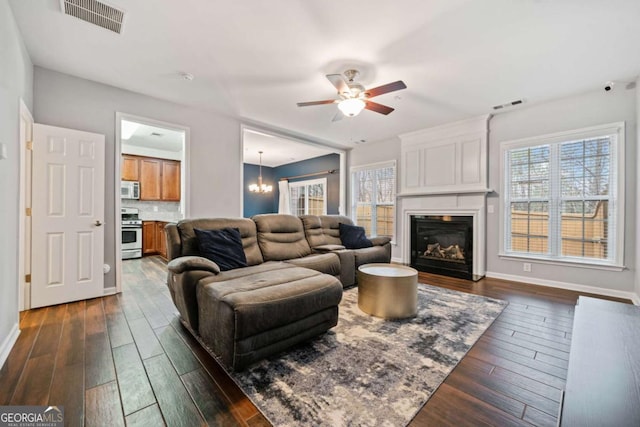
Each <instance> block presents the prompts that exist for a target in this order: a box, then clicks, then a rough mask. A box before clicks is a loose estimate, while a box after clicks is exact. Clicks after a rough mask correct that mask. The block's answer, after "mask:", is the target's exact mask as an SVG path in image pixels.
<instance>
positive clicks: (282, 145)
mask: <svg viewBox="0 0 640 427" xmlns="http://www.w3.org/2000/svg"><path fill="white" fill-rule="evenodd" d="M242 141H243V148H244V153H243V157H244V163H250V164H253V165H257V164H259V163H260V154H259V152H260V151H262V152H263V153H262V165H263V166H269V167H271V168H275V167H278V166H282V165H286V164H289V163H294V162H299V161H302V160H307V159H312V158H314V157H320V156H325V155H327V154H331V153H334V151H332V150H330V149H325V148H322V147H320V146H317V145H310V144H304V143H301V142H297V141H292V140H290V139H285V138H280V137H277V136H272V135H268V134H266V133H262V132H255V131H251V130H247V129H245V131H244V133H243V139H242Z"/></svg>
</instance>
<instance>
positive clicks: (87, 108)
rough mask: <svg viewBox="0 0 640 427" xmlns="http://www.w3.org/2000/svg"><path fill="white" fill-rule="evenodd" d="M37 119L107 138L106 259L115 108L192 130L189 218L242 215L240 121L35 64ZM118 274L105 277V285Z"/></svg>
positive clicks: (111, 221) (111, 241)
mask: <svg viewBox="0 0 640 427" xmlns="http://www.w3.org/2000/svg"><path fill="white" fill-rule="evenodd" d="M34 99H35V106H34V115H35V119H36V122H38V123H42V124H47V125H52V126H60V127H66V128H71V129H79V130H83V131H87V132H95V133H100V134H104V135H105V136H106V150H105V151H106V158H105V161H106V170H105V172H106V181H105V182H106V186H105V209H106V212H105V214H106V218H105V220H106V227H105V262H106V263H107V264H110V265H112V266H113V265H114V262H115V257H116V256H119V253H118V252H119V251H117V250H116V247H115V231H114V230H115V229H114V227H115V222H116V221H119V220H120V218H116V217H115V215H114V206H115V197H116V191H115V189H114V182H115V175H114V174H115V152H116V145H115V126H116V124H115V116H116V112H122V113H128V114H133V115H136V116H142V117H147V118H151V119H155V120H162V121H166V122H170V123H174V124H178V125H182V126H187V127H189V128H190V130H191V145H190V147H189V158H188V169H189V170H188V172H187V173H188V185H189V195H188V199H189V200H188V204H189V205H190V213H189V215H190V216H191V217H204V216H209V217H210V216H220V217H239V216H240V215H241V212H240V197H242V193H241V191H240V165H241V164H242V159H241V157H240V122H239V120H238V119H235V118H229V117H225V116H222V115H220V114H216V113H213V112H208V111H203V110H197V109H193V108H188V107H185V106H182V105H178V104H175V103H172V102H168V101H162V100H159V99H157V98H152V97H149V96H145V95H140V94H137V93H134V92H129V91H126V90H123V89H119V88H116V87H113V86H107V85H104V84H100V83H96V82H92V81H89V80H84V79H80V78H77V77H72V76H69V75H66V74H61V73H57V72H55V71H51V70H47V69H43V68H40V67H35V75H34ZM113 286H115V274H114V270H113V269H112V270H111V272H110V273H109V274H108V275H106V276H105V288H110V287H113Z"/></svg>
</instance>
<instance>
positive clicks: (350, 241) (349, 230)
mask: <svg viewBox="0 0 640 427" xmlns="http://www.w3.org/2000/svg"><path fill="white" fill-rule="evenodd" d="M340 240H341V241H342V244H343V245H344V246H345V247H346V248H347V249H361V248H370V247H371V246H373V243H371V240H369V239H367V236H366V235H365V233H364V227H358V226H357V225H348V224H343V223H340Z"/></svg>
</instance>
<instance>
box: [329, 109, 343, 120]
mask: <svg viewBox="0 0 640 427" xmlns="http://www.w3.org/2000/svg"><path fill="white" fill-rule="evenodd" d="M342 119H344V114H342V111H338V112H337V113H336V115H335V116H333V119H331V121H332V122H337V121H340V120H342Z"/></svg>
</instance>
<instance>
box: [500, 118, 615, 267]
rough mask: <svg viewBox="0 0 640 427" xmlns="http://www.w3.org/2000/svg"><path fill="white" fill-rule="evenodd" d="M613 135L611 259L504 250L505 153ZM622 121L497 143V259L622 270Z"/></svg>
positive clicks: (505, 220)
mask: <svg viewBox="0 0 640 427" xmlns="http://www.w3.org/2000/svg"><path fill="white" fill-rule="evenodd" d="M605 135H606V136H611V135H613V136H615V141H613V144H612V156H615V158H614V159H613V162H615V163H613V162H612V164H615V167H616V171H615V173H616V186H615V188H612V189H611V191H612V192H613V194H612V196H611V199H612V200H611V203H612V204H613V205H614V206H615V209H616V217H615V221H616V233H615V236H614V238H615V243H614V247H613V250H614V251H615V252H614V257H613V259H612V260H598V259H591V258H579V257H559V256H553V255H547V254H533V253H522V252H510V251H508V250H506V247H505V245H506V234H507V230H506V226H507V219H506V209H507V207H506V202H507V198H506V191H507V189H506V182H507V176H506V166H507V165H506V164H505V158H506V153H507V151H510V150H513V149H517V148H526V147H533V146H538V145H544V144H556V143H562V142H568V141H572V140H580V139H591V138H594V137H598V136H605ZM625 225H626V224H625V122H624V121H621V122H615V123H608V124H603V125H598V126H591V127H586V128H580V129H575V130H570V131H563V132H556V133H551V134H545V135H540V136H534V137H528V138H522V139H517V140H511V141H503V142H501V143H500V212H499V228H500V239H499V252H498V256H499V257H500V258H504V259H530V260H537V261H539V262H541V263H545V264H556V265H570V266H575V267H587V268H601V269H614V270H621V269H624V268H625V266H624V245H625V243H624V237H625V232H624V231H625Z"/></svg>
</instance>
